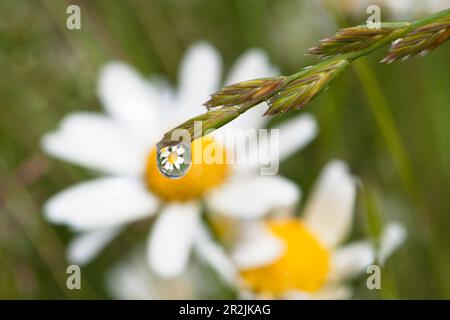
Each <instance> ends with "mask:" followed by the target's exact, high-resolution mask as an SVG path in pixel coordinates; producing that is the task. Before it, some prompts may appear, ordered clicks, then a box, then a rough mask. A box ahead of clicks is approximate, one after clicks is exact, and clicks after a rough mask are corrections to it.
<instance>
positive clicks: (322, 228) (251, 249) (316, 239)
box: [198, 161, 406, 299]
mask: <svg viewBox="0 0 450 320" xmlns="http://www.w3.org/2000/svg"><path fill="white" fill-rule="evenodd" d="M355 195H356V186H355V180H354V179H353V178H352V177H351V176H350V174H349V173H348V168H347V166H346V164H345V163H343V162H341V161H332V162H330V163H329V164H328V165H327V166H326V168H325V169H324V170H323V172H322V174H321V176H320V178H319V181H318V182H317V184H316V186H315V188H314V190H313V192H312V195H311V197H310V199H309V202H308V203H307V204H306V207H305V209H304V212H303V215H302V217H301V218H299V217H292V216H291V217H286V216H285V217H277V218H269V219H266V220H265V221H264V222H251V223H249V224H248V225H247V226H246V227H244V230H243V232H242V237H241V239H240V240H239V241H238V242H237V244H236V245H235V248H234V249H233V250H232V253H231V258H230V259H228V258H227V255H225V253H224V251H223V249H222V248H221V247H218V246H216V245H215V244H214V243H213V242H212V241H211V240H210V239H209V238H208V237H206V236H205V235H203V236H201V237H199V239H200V241H199V242H198V243H199V246H200V247H201V250H199V251H198V252H199V254H202V256H203V258H204V259H206V260H208V261H209V262H210V264H211V265H212V266H215V267H216V268H217V270H218V271H219V273H220V274H221V275H222V276H223V278H224V279H226V280H227V281H228V282H229V283H230V284H233V285H235V286H236V285H237V289H238V290H239V292H240V294H241V296H242V297H244V298H278V299H346V298H349V297H350V296H351V294H352V291H351V289H350V287H348V286H347V285H346V284H345V281H346V280H349V279H351V278H354V277H356V276H357V275H359V274H360V273H361V272H363V271H365V270H366V268H367V267H368V266H370V265H372V264H373V263H375V261H378V262H379V263H384V261H385V260H386V258H387V257H388V256H390V255H391V254H392V253H393V252H394V251H395V250H396V249H397V248H398V247H399V246H400V245H401V244H402V243H403V242H404V240H405V238H406V232H405V229H404V227H403V226H401V225H399V224H398V223H391V224H389V225H388V226H387V227H386V228H385V230H384V232H383V234H382V235H381V237H380V243H379V248H378V249H376V248H375V247H374V245H373V244H372V242H371V241H369V240H359V241H355V242H353V243H350V244H344V245H343V244H342V243H343V241H344V240H345V239H346V238H347V236H348V235H349V232H350V230H351V224H352V220H353V209H354V204H355ZM224 261H228V262H227V263H225V262H224Z"/></svg>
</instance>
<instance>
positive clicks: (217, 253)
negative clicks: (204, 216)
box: [195, 227, 237, 286]
mask: <svg viewBox="0 0 450 320" xmlns="http://www.w3.org/2000/svg"><path fill="white" fill-rule="evenodd" d="M195 249H196V251H197V252H198V255H199V257H200V258H202V259H204V260H205V261H206V262H207V263H208V264H209V265H210V266H211V267H212V268H213V269H214V270H215V271H216V272H217V273H218V274H219V275H220V276H221V277H222V279H223V280H225V281H226V282H227V283H228V284H229V285H231V286H234V285H236V280H237V270H236V268H235V266H234V265H233V262H232V261H231V259H230V258H229V256H228V255H227V254H226V252H225V250H224V249H223V247H221V246H219V245H218V244H217V243H215V242H214V240H212V239H211V237H210V236H209V234H208V231H206V230H205V228H204V227H203V228H201V230H200V232H199V233H198V235H197V237H196V240H195Z"/></svg>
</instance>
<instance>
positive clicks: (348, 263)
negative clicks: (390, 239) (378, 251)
mask: <svg viewBox="0 0 450 320" xmlns="http://www.w3.org/2000/svg"><path fill="white" fill-rule="evenodd" d="M374 261H375V250H374V248H373V246H372V244H371V243H370V242H369V241H358V242H354V243H351V244H349V245H346V246H345V247H342V248H338V249H336V250H335V251H334V252H333V254H332V256H331V266H330V268H331V270H330V274H329V280H331V281H343V280H348V279H351V278H354V277H357V276H358V275H359V274H361V272H363V271H364V270H366V268H367V267H368V266H370V265H371V264H373V263H374Z"/></svg>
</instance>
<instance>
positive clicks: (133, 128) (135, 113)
mask: <svg viewBox="0 0 450 320" xmlns="http://www.w3.org/2000/svg"><path fill="white" fill-rule="evenodd" d="M98 95H99V97H100V100H101V101H102V103H103V106H104V107H105V109H106V110H107V111H108V113H109V114H110V115H111V116H112V117H113V118H114V119H115V120H116V121H117V122H118V123H120V124H122V125H124V126H125V127H126V128H127V129H128V130H129V131H130V132H132V133H134V134H135V136H136V137H137V138H140V139H142V140H143V141H144V142H150V141H154V140H155V139H157V138H158V135H159V134H161V130H162V129H161V118H162V116H163V115H162V113H160V112H159V110H158V109H163V108H164V106H161V105H160V104H161V102H160V100H159V97H158V92H157V89H156V88H155V87H154V86H152V85H151V84H150V82H149V81H146V80H145V79H144V78H143V77H142V76H141V75H139V74H138V73H137V72H136V71H135V70H133V69H132V68H131V67H130V66H128V65H126V64H124V63H120V62H112V63H108V64H107V65H106V66H104V67H103V68H102V70H101V73H100V79H99V84H98Z"/></svg>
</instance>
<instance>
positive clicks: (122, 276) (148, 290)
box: [106, 250, 161, 300]
mask: <svg viewBox="0 0 450 320" xmlns="http://www.w3.org/2000/svg"><path fill="white" fill-rule="evenodd" d="M144 256H145V253H144V251H143V250H142V252H141V251H140V250H139V251H137V252H133V253H132V254H131V255H130V256H129V257H127V259H126V260H124V261H121V262H120V263H118V264H117V265H115V266H114V267H113V268H112V269H111V270H110V271H109V272H108V274H107V277H106V280H107V281H106V282H107V287H108V289H109V291H110V292H111V294H112V296H113V298H115V299H122V300H150V299H159V298H161V297H160V296H159V295H158V293H157V290H156V289H157V288H156V283H155V281H154V280H155V279H153V278H152V276H151V273H150V270H149V269H148V265H147V264H146V263H145V259H144V258H143V257H144Z"/></svg>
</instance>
